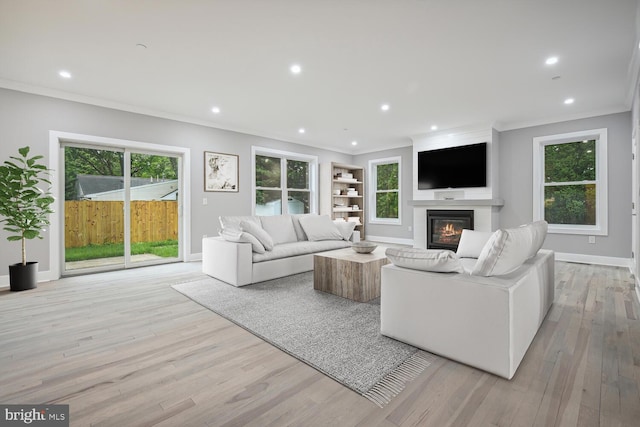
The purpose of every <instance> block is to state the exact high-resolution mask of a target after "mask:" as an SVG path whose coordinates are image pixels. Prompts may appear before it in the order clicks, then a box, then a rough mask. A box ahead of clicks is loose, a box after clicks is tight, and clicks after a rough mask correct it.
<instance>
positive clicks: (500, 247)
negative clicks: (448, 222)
mask: <svg viewBox="0 0 640 427" xmlns="http://www.w3.org/2000/svg"><path fill="white" fill-rule="evenodd" d="M535 227H537V228H538V230H537V231H533V234H532V235H531V237H526V236H525V234H526V233H525V231H524V229H525V227H521V228H518V229H513V230H498V231H497V232H496V233H494V234H493V235H491V233H489V234H488V235H486V236H480V233H472V232H468V233H467V235H468V236H467V237H469V239H467V241H468V242H469V241H472V240H474V239H475V241H474V242H473V245H472V246H475V247H476V248H471V250H470V247H469V245H466V247H464V246H463V242H464V237H465V236H464V235H463V239H462V240H461V242H460V249H462V251H460V249H459V252H462V253H463V254H464V252H466V254H465V255H467V256H469V255H475V257H477V258H478V259H475V258H457V257H456V255H455V254H453V253H451V252H450V253H449V256H448V257H447V260H444V261H443V260H440V261H435V260H434V257H435V255H433V253H434V252H435V251H431V252H430V251H425V250H423V251H425V254H427V253H429V254H430V255H429V256H430V257H431V260H430V261H425V260H424V259H419V258H420V257H423V258H424V257H426V256H427V255H425V254H423V255H419V253H420V251H416V250H413V252H412V251H411V250H408V251H405V252H406V253H405V255H404V258H403V257H402V256H401V257H400V258H396V257H394V255H397V253H389V252H388V255H390V258H396V259H395V262H396V264H388V265H386V266H384V267H383V268H382V282H381V286H382V287H381V333H382V334H383V335H386V336H389V337H391V338H394V339H397V340H399V341H403V342H406V343H408V344H411V345H414V346H416V347H419V348H422V349H424V350H426V351H429V352H432V353H435V354H439V355H441V356H444V357H447V358H450V359H453V360H456V361H459V362H462V363H465V364H467V365H470V366H474V367H476V368H479V369H482V370H485V371H488V372H491V373H493V374H496V375H499V376H501V377H504V378H507V379H511V378H512V377H513V375H514V374H515V372H516V369H517V368H518V366H519V365H520V362H521V361H522V359H523V357H524V355H525V353H526V351H527V349H528V348H529V345H530V344H531V342H532V341H533V338H534V337H535V335H536V333H537V331H538V328H539V327H540V325H541V324H542V321H543V320H544V318H545V316H546V314H547V312H548V311H549V308H550V307H551V304H552V303H553V299H554V253H553V252H552V251H549V250H542V249H541V250H539V247H540V246H541V245H542V241H544V235H546V223H544V224H541V223H538V224H537V226H534V228H535ZM541 228H544V232H543V233H540V229H541ZM511 231H513V232H511ZM465 232H466V230H465ZM536 233H537V234H536ZM497 234H500V235H499V236H497ZM523 236H524V237H523ZM487 238H488V240H487ZM480 243H482V244H480ZM440 252H441V251H440ZM439 256H440V258H443V254H442V253H440V254H439ZM393 261H394V259H392V262H393ZM397 264H401V265H404V266H399V265H397ZM426 270H432V271H426ZM434 270H435V271H434ZM436 271H449V272H448V273H442V272H436Z"/></svg>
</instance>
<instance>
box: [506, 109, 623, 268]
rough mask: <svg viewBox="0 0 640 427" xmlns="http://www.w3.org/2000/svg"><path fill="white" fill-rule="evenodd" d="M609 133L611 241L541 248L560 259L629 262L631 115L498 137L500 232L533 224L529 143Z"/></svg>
mask: <svg viewBox="0 0 640 427" xmlns="http://www.w3.org/2000/svg"><path fill="white" fill-rule="evenodd" d="M599 128H607V130H608V141H607V145H608V150H609V152H608V158H607V160H608V165H607V166H608V172H609V177H608V180H609V186H608V195H609V209H608V213H609V235H608V236H597V237H596V243H595V244H590V243H588V237H587V236H584V235H568V234H549V235H548V236H547V239H546V242H545V245H544V247H545V248H547V249H553V250H554V251H556V252H560V253H569V254H583V255H591V256H602V257H618V258H630V257H631V113H630V112H626V113H618V114H610V115H606V116H598V117H591V118H587V119H581V120H571V121H567V122H560V123H552V124H548V125H542V126H533V127H528V128H523V129H515V130H510V131H505V132H501V133H500V162H499V164H500V196H501V197H502V198H503V199H504V207H503V208H502V209H501V211H500V227H502V228H506V227H515V226H517V225H520V224H524V223H526V222H529V221H531V220H532V219H533V138H534V137H538V136H546V135H556V134H561V133H568V132H576V131H581V130H588V129H599Z"/></svg>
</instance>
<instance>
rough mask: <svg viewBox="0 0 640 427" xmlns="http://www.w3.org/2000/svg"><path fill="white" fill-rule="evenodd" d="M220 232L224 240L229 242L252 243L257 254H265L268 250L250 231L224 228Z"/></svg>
mask: <svg viewBox="0 0 640 427" xmlns="http://www.w3.org/2000/svg"><path fill="white" fill-rule="evenodd" d="M219 234H220V236H221V237H222V238H223V239H224V240H226V241H228V242H235V243H251V251H252V252H255V253H257V254H263V253H265V252H266V251H265V249H264V246H262V243H260V242H259V241H258V239H256V238H255V236H253V235H251V234H249V233H245V232H243V231H237V230H231V229H228V228H224V229H222V230H220V233H219Z"/></svg>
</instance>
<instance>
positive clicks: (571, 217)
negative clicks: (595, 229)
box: [544, 139, 597, 225]
mask: <svg viewBox="0 0 640 427" xmlns="http://www.w3.org/2000/svg"><path fill="white" fill-rule="evenodd" d="M544 164H545V167H544V169H545V175H544V217H545V220H546V221H547V222H549V223H550V224H577V225H596V185H597V184H596V141H595V140H593V139H592V140H586V141H576V142H567V143H563V144H552V145H547V146H545V147H544Z"/></svg>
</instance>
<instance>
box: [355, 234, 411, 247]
mask: <svg viewBox="0 0 640 427" xmlns="http://www.w3.org/2000/svg"><path fill="white" fill-rule="evenodd" d="M365 240H368V241H372V242H380V243H394V244H397V245H408V246H413V239H401V238H398V237H384V236H371V235H368V234H367V236H366V238H365Z"/></svg>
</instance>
